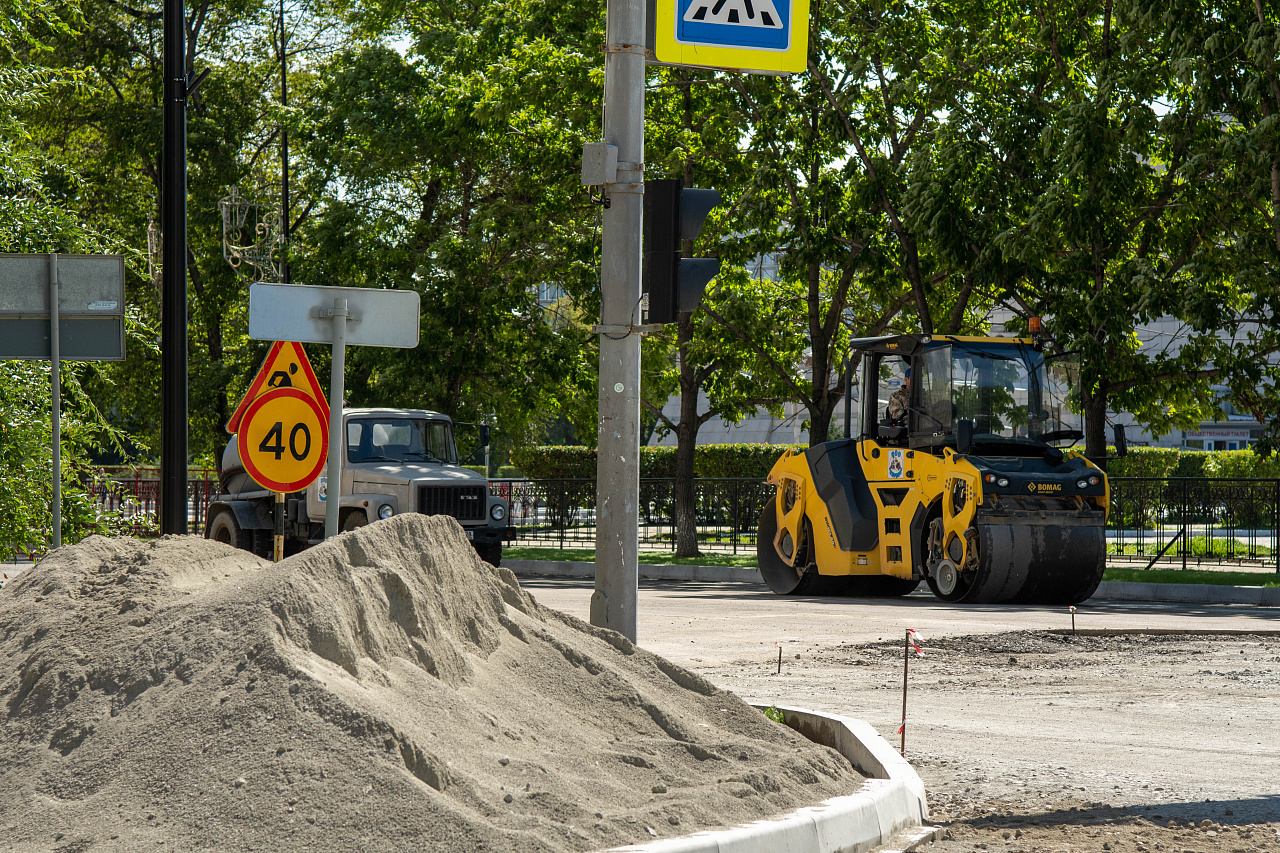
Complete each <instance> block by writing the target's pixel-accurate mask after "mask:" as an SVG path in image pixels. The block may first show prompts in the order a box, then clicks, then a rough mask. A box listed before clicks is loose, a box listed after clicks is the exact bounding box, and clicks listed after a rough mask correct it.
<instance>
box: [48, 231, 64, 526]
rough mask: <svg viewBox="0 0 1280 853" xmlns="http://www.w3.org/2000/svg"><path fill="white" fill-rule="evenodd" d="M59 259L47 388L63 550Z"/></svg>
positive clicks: (52, 263) (52, 260)
mask: <svg viewBox="0 0 1280 853" xmlns="http://www.w3.org/2000/svg"><path fill="white" fill-rule="evenodd" d="M58 323H59V319H58V256H57V255H56V254H51V255H49V365H50V373H51V374H52V375H51V376H50V381H49V385H50V387H51V389H52V392H53V417H52V426H53V438H52V440H51V442H50V444H51V445H52V448H53V506H52V509H53V547H55V548H61V547H62V367H61V364H60V362H61V360H62V352H61V350H62V338H61V336H60V334H59V331H60V330H59V329H58Z"/></svg>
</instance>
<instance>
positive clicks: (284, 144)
mask: <svg viewBox="0 0 1280 853" xmlns="http://www.w3.org/2000/svg"><path fill="white" fill-rule="evenodd" d="M287 56H288V54H287V53H286V52H285V38H284V0H280V106H281V107H288V106H289V78H288V76H287V71H288V66H287V62H288V60H287ZM280 227H281V233H280V236H281V238H282V239H283V242H282V243H281V246H280V281H282V282H283V283H284V284H288V283H289V128H288V124H287V123H286V120H285V117H284V116H283V115H282V116H281V117H280Z"/></svg>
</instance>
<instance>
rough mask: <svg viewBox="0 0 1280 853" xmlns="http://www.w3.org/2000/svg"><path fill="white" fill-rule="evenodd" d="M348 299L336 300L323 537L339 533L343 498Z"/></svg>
mask: <svg viewBox="0 0 1280 853" xmlns="http://www.w3.org/2000/svg"><path fill="white" fill-rule="evenodd" d="M347 315H348V311H347V300H345V299H335V300H333V311H332V312H331V315H330V316H332V317H333V368H332V370H331V371H330V373H329V464H328V470H327V471H326V472H325V476H326V477H327V478H328V483H327V484H326V486H325V489H326V491H325V499H324V538H325V539H331V538H332V537H334V536H337V535H338V502H339V501H341V500H342V445H343V444H344V442H343V440H342V439H343V436H342V395H343V393H344V375H345V373H346V370H347Z"/></svg>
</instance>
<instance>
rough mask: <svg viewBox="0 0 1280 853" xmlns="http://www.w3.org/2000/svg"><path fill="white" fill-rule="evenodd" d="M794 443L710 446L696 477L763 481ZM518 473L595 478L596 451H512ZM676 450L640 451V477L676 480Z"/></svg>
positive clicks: (700, 451) (700, 455)
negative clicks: (671, 478)
mask: <svg viewBox="0 0 1280 853" xmlns="http://www.w3.org/2000/svg"><path fill="white" fill-rule="evenodd" d="M788 447H791V448H793V449H795V450H803V449H804V445H799V444H794V445H785V444H708V445H702V446H699V447H698V448H697V450H696V451H695V454H694V476H696V477H703V478H710V479H719V478H726V477H745V478H748V479H756V480H763V479H764V478H765V476H766V475H767V474H768V473H769V469H770V468H772V467H773V465H774V463H775V462H777V461H778V458H779V457H781V456H782V453H783V451H785V450H786V449H787V448H788ZM511 461H512V462H513V463H514V466H515V468H516V470H518V471H520V472H521V473H522V474H524V475H525V476H526V477H529V478H531V479H534V480H552V479H562V478H567V479H577V478H584V479H592V478H594V477H595V475H596V451H595V448H592V447H570V446H545V445H544V446H535V447H521V448H517V449H515V450H513V451H511ZM675 473H676V449H675V448H674V447H642V448H640V477H641V478H642V479H647V478H650V477H653V478H660V477H674V476H675Z"/></svg>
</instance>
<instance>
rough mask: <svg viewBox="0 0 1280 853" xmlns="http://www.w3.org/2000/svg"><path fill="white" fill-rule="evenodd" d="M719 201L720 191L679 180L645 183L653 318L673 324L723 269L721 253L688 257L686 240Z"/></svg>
mask: <svg viewBox="0 0 1280 853" xmlns="http://www.w3.org/2000/svg"><path fill="white" fill-rule="evenodd" d="M719 203H720V193H719V192H717V191H716V190H701V189H694V188H692V187H688V188H686V187H685V186H684V182H683V181H681V180H654V181H645V182H644V289H645V291H646V292H647V293H648V294H649V322H650V323H674V322H676V321H677V320H678V319H679V317H680V314H681V313H682V312H687V311H692V310H694V309H695V308H697V307H698V303H699V302H700V301H701V300H702V291H703V289H704V288H705V287H706V286H707V282H709V281H711V279H713V278H715V276H716V273H718V272H720V259H719V258H684V257H681V255H683V254H684V252H683V248H684V246H683V244H684V241H685V240H692V239H694V238H695V237H697V236H698V232H699V231H701V230H702V223H703V222H705V221H706V218H707V214H708V213H710V212H711V209H712V208H713V207H715V206H716V205H717V204H719Z"/></svg>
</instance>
